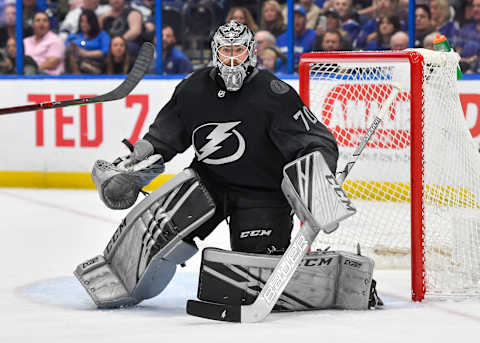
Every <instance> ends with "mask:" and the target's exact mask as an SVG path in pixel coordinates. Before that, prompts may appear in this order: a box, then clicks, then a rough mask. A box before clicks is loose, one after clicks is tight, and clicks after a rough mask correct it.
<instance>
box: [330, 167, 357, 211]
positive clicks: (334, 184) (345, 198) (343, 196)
mask: <svg viewBox="0 0 480 343" xmlns="http://www.w3.org/2000/svg"><path fill="white" fill-rule="evenodd" d="M325 179H327V181H328V183H329V184H330V185H331V186H332V187H333V189H334V190H335V193H337V195H338V197H339V199H340V201H341V202H343V204H344V205H345V207H346V208H347V209H348V210H349V211H355V208H354V207H353V206H352V202H351V201H350V199H349V197H348V196H347V195H346V194H345V192H344V191H343V189H342V187H340V186H339V185H338V183H337V181H336V179H335V177H334V176H332V175H325Z"/></svg>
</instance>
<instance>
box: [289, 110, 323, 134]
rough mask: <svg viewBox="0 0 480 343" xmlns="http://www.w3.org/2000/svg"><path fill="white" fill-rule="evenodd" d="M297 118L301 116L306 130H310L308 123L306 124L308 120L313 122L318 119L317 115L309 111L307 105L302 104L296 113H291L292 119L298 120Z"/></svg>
mask: <svg viewBox="0 0 480 343" xmlns="http://www.w3.org/2000/svg"><path fill="white" fill-rule="evenodd" d="M299 118H302V122H303V124H304V125H305V128H306V129H307V131H310V125H309V124H308V122H310V123H312V124H315V123H316V122H317V121H318V119H317V117H315V115H314V114H313V113H312V111H310V109H309V108H308V107H307V106H303V107H302V108H301V109H299V110H298V111H297V113H295V114H294V115H293V119H295V120H298V119H299Z"/></svg>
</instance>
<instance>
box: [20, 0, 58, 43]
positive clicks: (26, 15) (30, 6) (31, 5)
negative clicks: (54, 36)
mask: <svg viewBox="0 0 480 343" xmlns="http://www.w3.org/2000/svg"><path fill="white" fill-rule="evenodd" d="M54 5H55V4H53V3H47V1H46V0H23V37H28V36H31V35H32V34H33V28H32V24H33V17H34V15H35V13H37V12H44V13H45V14H46V15H47V17H48V20H49V21H50V30H51V31H52V32H57V29H58V20H57V17H56V16H55V13H54V11H53V10H52V8H50V7H53V6H54Z"/></svg>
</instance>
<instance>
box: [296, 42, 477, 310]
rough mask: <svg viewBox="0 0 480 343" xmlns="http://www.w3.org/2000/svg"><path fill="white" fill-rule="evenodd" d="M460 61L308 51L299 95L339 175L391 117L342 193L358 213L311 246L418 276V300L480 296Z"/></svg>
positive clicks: (473, 161)
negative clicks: (328, 141)
mask: <svg viewBox="0 0 480 343" xmlns="http://www.w3.org/2000/svg"><path fill="white" fill-rule="evenodd" d="M457 56H458V55H456V54H455V53H440V52H433V51H429V50H424V49H418V50H409V51H404V52H385V53H381V52H340V53H309V54H304V55H303V56H302V60H301V62H300V67H299V78H300V95H301V97H302V99H303V100H304V102H305V103H306V104H307V106H309V107H310V109H311V110H312V112H313V113H315V114H316V115H317V117H318V118H319V119H320V120H321V121H322V122H323V123H324V124H325V125H327V126H328V127H329V129H330V130H331V131H332V132H333V133H334V135H335V137H336V139H337V142H338V145H339V150H340V158H339V162H338V171H340V170H342V169H343V168H344V166H345V163H346V162H347V161H348V160H349V159H350V158H351V156H352V153H353V150H354V149H355V147H356V146H358V144H359V142H360V140H361V139H362V137H363V136H364V135H365V133H366V131H367V128H368V127H369V125H370V124H371V122H372V120H373V119H374V118H375V115H376V114H377V113H378V111H379V109H380V108H381V106H382V103H383V102H384V101H385V100H386V98H387V97H388V95H389V94H390V92H391V91H392V82H395V83H396V84H400V85H401V87H402V91H401V92H399V93H398V95H397V97H396V99H395V101H394V102H393V104H392V105H391V106H390V109H389V111H390V113H389V115H387V118H386V119H385V120H384V121H383V122H382V123H381V124H380V126H379V127H378V129H377V130H376V132H375V134H374V136H373V137H372V138H371V140H370V142H369V144H368V145H367V147H366V148H365V150H364V151H363V153H362V154H361V155H360V157H359V159H358V161H357V163H356V165H355V166H354V168H353V169H352V171H351V173H350V174H349V176H348V177H347V180H346V181H345V183H344V185H343V187H344V189H345V191H346V192H347V194H348V195H349V197H350V198H351V199H352V200H353V203H354V205H355V207H356V208H357V210H358V212H357V214H356V215H354V216H352V217H351V218H349V219H347V220H346V221H344V222H342V223H341V225H340V228H339V229H338V230H337V231H335V232H334V233H332V234H329V235H327V234H324V233H321V234H320V235H319V236H318V238H317V240H316V241H315V242H314V245H313V248H322V249H323V248H326V247H327V246H330V247H332V248H333V249H336V250H347V251H352V249H355V247H356V245H357V243H360V246H361V248H362V252H363V254H365V255H367V256H370V257H372V258H374V260H375V262H376V265H377V266H379V267H387V268H395V267H405V268H411V270H412V298H413V300H417V301H420V300H422V299H423V298H424V296H442V297H443V296H450V295H480V154H479V152H478V150H477V147H476V144H475V142H474V140H473V139H472V136H471V134H470V131H469V128H468V127H467V124H466V121H465V117H464V115H463V111H462V107H461V104H460V100H459V96H458V90H457V81H456V68H457V64H458V57H457Z"/></svg>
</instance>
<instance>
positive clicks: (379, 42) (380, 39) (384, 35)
mask: <svg viewBox="0 0 480 343" xmlns="http://www.w3.org/2000/svg"><path fill="white" fill-rule="evenodd" d="M398 31H400V20H399V19H398V17H396V16H394V15H390V16H387V15H385V16H382V17H381V18H380V21H379V22H378V25H377V35H376V38H375V39H374V40H372V41H370V42H369V43H368V44H367V45H366V46H365V50H390V48H391V47H390V38H391V37H392V35H393V34H394V33H396V32H398Z"/></svg>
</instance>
